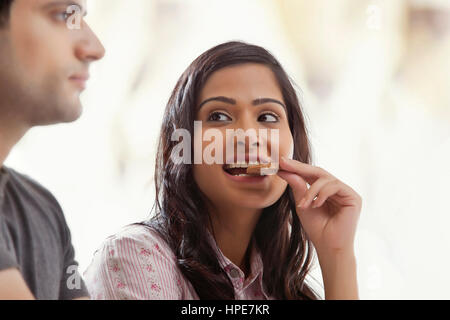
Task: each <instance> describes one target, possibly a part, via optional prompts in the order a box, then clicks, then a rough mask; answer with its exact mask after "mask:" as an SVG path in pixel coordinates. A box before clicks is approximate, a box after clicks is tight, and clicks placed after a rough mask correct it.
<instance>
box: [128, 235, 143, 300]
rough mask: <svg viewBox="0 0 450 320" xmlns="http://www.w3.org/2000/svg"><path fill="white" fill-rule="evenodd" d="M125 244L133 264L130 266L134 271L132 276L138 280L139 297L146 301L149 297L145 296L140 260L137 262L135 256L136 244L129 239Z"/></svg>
mask: <svg viewBox="0 0 450 320" xmlns="http://www.w3.org/2000/svg"><path fill="white" fill-rule="evenodd" d="M125 243H126V248H127V251H128V258H129V260H130V262H131V264H130V269H133V271H132V275H133V276H134V278H135V279H136V282H135V283H136V289H137V290H139V297H140V298H141V299H145V298H146V297H147V295H146V294H145V292H144V291H145V289H144V287H143V286H142V283H143V281H142V277H141V275H140V274H139V267H138V266H139V260H137V259H136V258H135V257H134V256H133V253H132V252H133V250H132V249H133V247H134V246H133V245H134V243H133V241H132V240H131V239H129V238H127V239H125Z"/></svg>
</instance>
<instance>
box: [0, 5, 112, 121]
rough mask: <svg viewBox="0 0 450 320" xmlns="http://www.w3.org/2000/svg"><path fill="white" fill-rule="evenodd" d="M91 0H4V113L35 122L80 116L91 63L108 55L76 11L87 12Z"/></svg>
mask: <svg viewBox="0 0 450 320" xmlns="http://www.w3.org/2000/svg"><path fill="white" fill-rule="evenodd" d="M85 2H86V1H85V0H0V117H5V115H7V116H9V117H11V118H14V119H19V120H20V121H23V123H24V125H26V126H29V127H32V126H36V125H47V124H53V123H59V122H71V121H74V120H76V119H78V117H79V116H80V114H81V111H82V107H81V103H80V98H79V96H80V93H81V92H82V91H83V89H84V85H85V82H86V80H87V78H88V69H89V65H90V63H91V62H93V61H96V60H99V59H101V58H102V57H103V55H104V48H103V46H102V44H101V43H100V42H99V40H98V39H97V37H96V36H95V35H94V33H93V32H92V30H91V29H90V28H89V26H88V25H87V24H86V22H84V20H83V18H82V17H81V16H80V19H74V20H73V19H72V18H73V16H71V14H70V13H73V12H79V13H80V14H81V15H84V14H85V11H86V8H85ZM73 6H75V7H73ZM69 8H70V9H77V10H68V9H69ZM74 14H77V13H74ZM69 19H72V20H73V21H79V28H75V29H74V28H69V24H68V20H69Z"/></svg>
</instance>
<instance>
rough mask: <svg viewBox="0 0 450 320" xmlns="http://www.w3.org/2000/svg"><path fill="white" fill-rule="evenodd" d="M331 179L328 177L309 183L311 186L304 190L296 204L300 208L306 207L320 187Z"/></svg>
mask: <svg viewBox="0 0 450 320" xmlns="http://www.w3.org/2000/svg"><path fill="white" fill-rule="evenodd" d="M331 181H333V180H330V178H328V177H326V178H320V179H318V180H317V181H316V182H314V183H313V184H312V185H311V188H309V190H308V191H307V192H306V194H305V196H304V197H303V199H302V200H301V201H300V202H299V203H297V206H298V207H300V208H302V209H306V208H308V207H309V206H310V204H311V203H312V201H313V200H314V198H315V197H316V196H317V195H318V193H319V192H320V190H322V188H323V187H324V186H325V185H326V184H328V183H330V182H331ZM316 201H317V200H316Z"/></svg>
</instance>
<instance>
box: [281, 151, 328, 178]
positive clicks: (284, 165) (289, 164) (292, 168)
mask: <svg viewBox="0 0 450 320" xmlns="http://www.w3.org/2000/svg"><path fill="white" fill-rule="evenodd" d="M280 169H281V170H284V171H288V172H293V173H296V174H298V175H300V176H301V177H302V178H303V179H305V180H306V182H308V183H309V184H310V185H312V184H313V183H314V182H315V181H316V180H317V179H319V178H321V177H333V176H332V175H331V174H330V173H328V172H326V171H325V170H323V169H322V168H319V167H315V166H312V165H310V164H306V163H303V162H300V161H297V160H291V159H286V158H284V157H282V158H281V161H280Z"/></svg>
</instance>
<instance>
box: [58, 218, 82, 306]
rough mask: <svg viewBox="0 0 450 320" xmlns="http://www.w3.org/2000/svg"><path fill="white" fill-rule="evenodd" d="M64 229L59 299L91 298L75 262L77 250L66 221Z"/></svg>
mask: <svg viewBox="0 0 450 320" xmlns="http://www.w3.org/2000/svg"><path fill="white" fill-rule="evenodd" d="M61 214H62V212H61ZM63 228H64V231H63V234H62V239H63V250H64V260H63V261H64V266H63V272H62V277H61V284H60V291H59V299H60V300H72V299H76V298H81V297H89V293H88V290H87V287H86V284H85V282H84V280H83V278H82V277H81V274H80V273H79V271H78V262H77V261H76V260H75V250H74V247H73V245H72V240H71V234H70V230H69V227H68V226H67V224H66V222H65V221H63Z"/></svg>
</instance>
